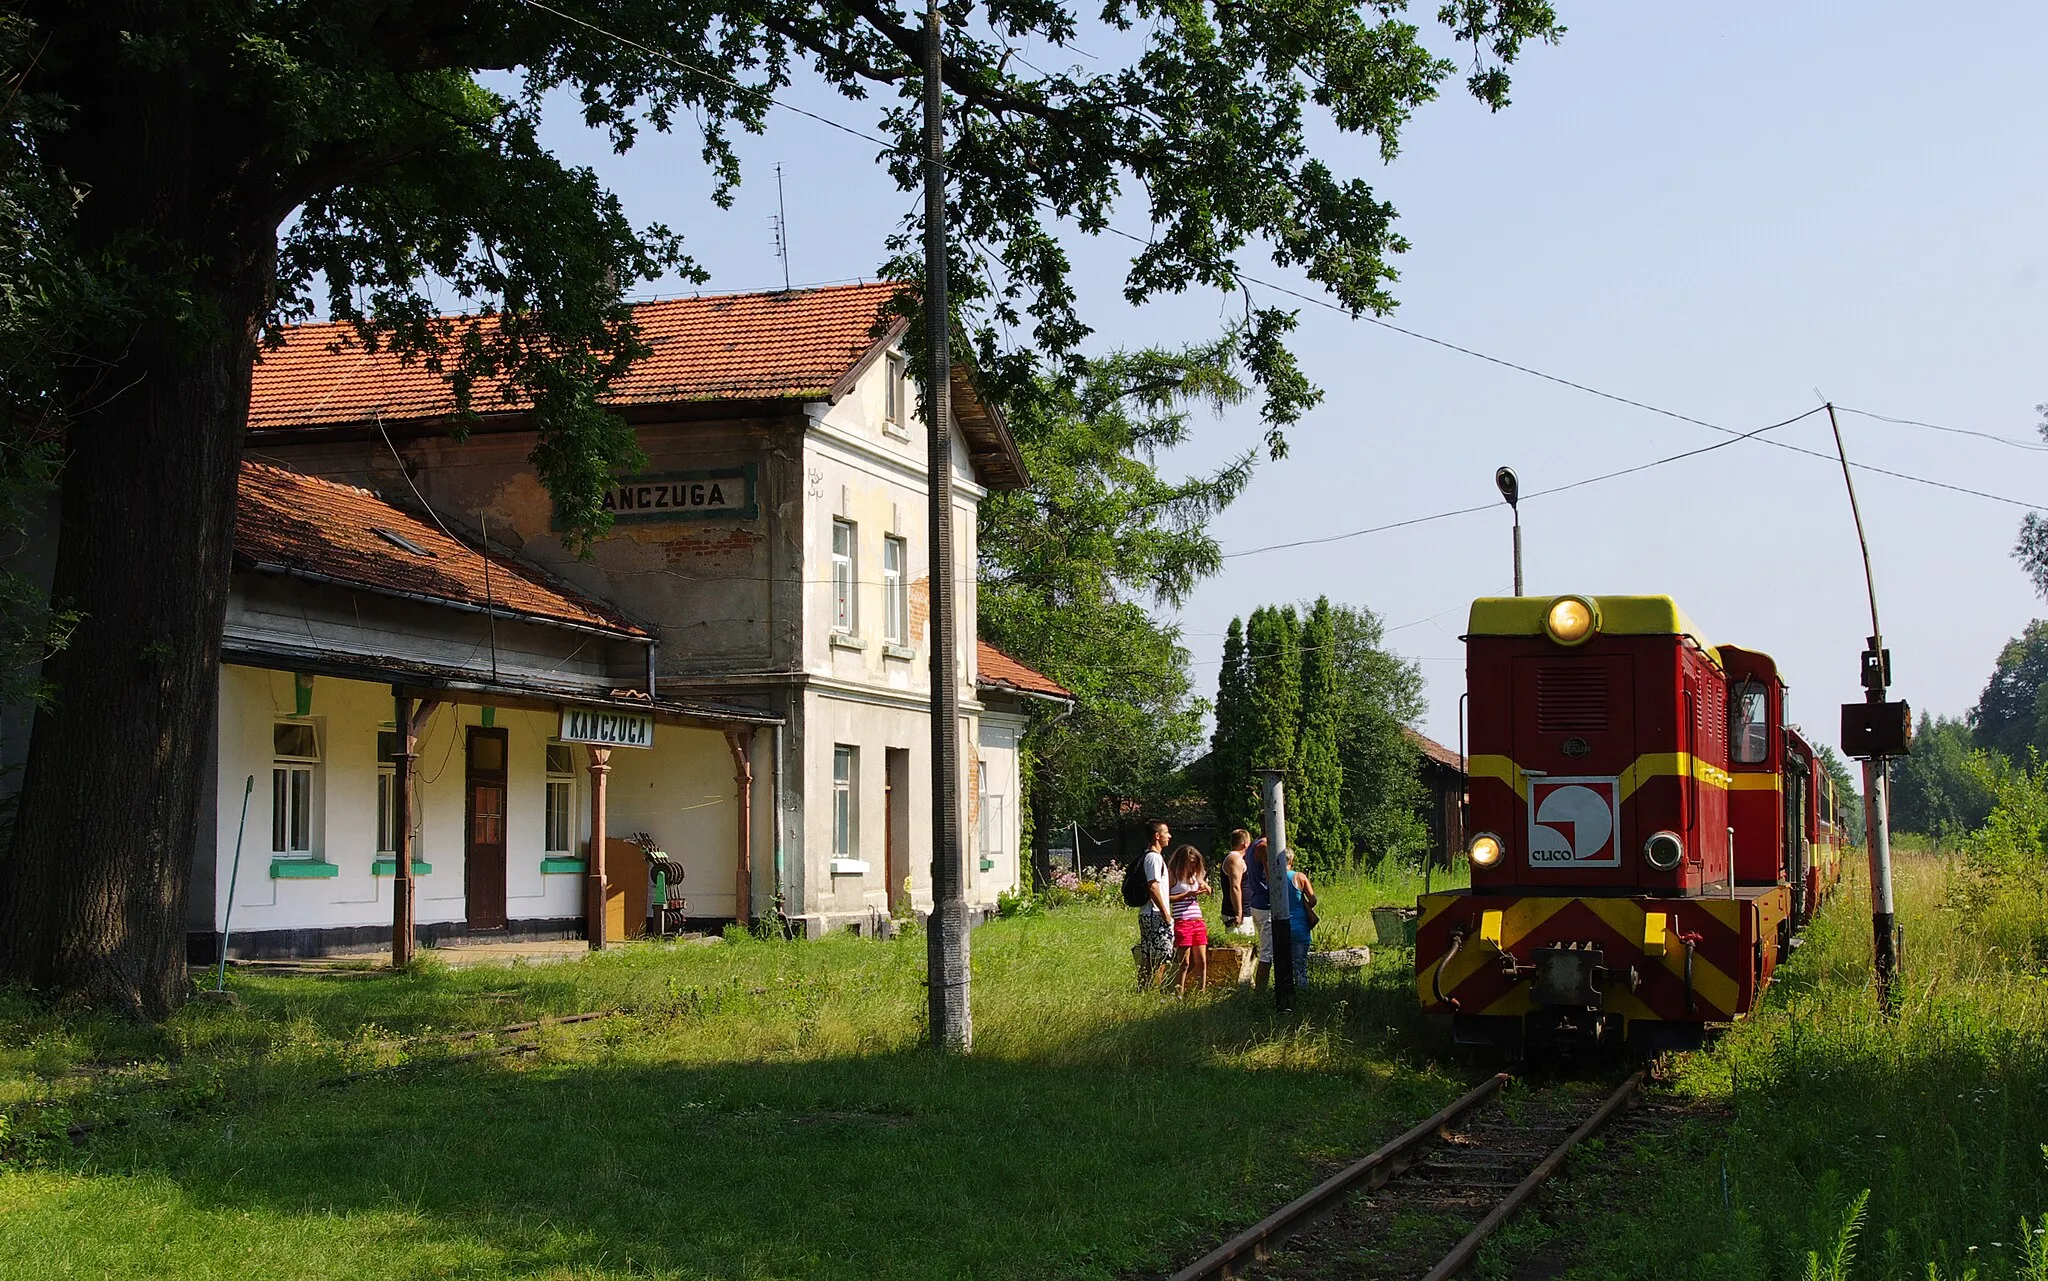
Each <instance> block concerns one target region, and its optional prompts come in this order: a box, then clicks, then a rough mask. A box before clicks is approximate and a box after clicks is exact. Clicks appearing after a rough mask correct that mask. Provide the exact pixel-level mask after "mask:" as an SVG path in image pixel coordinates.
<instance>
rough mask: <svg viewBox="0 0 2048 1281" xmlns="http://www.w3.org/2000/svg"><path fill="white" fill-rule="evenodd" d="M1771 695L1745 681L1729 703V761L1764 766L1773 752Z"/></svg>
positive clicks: (1766, 690) (1753, 682)
mask: <svg viewBox="0 0 2048 1281" xmlns="http://www.w3.org/2000/svg"><path fill="white" fill-rule="evenodd" d="M1770 706H1771V700H1770V691H1769V690H1768V689H1766V688H1764V686H1762V685H1760V684H1758V683H1756V682H1755V681H1753V680H1745V681H1744V682H1742V684H1741V686H1740V687H1738V688H1737V689H1736V691H1735V697H1734V698H1732V699H1730V700H1729V702H1728V757H1729V759H1730V760H1732V761H1734V762H1735V763H1736V764H1737V765H1761V764H1763V762H1764V761H1765V759H1766V758H1768V757H1769V755H1770V751H1771V722H1770Z"/></svg>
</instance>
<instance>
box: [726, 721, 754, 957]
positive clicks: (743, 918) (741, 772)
mask: <svg viewBox="0 0 2048 1281" xmlns="http://www.w3.org/2000/svg"><path fill="white" fill-rule="evenodd" d="M725 744H726V746H727V747H730V748H731V749H732V782H733V788H734V789H735V791H736V792H737V793H738V796H739V811H740V813H739V840H738V851H739V857H738V862H737V863H736V864H735V866H734V868H733V881H732V889H733V893H732V910H733V918H734V919H735V920H736V921H737V922H738V923H739V925H740V927H741V928H743V929H744V928H746V927H747V926H750V925H752V924H753V922H754V761H753V747H754V731H752V730H747V731H745V732H744V733H742V732H741V731H739V730H736V729H729V730H727V731H725Z"/></svg>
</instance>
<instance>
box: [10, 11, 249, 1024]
mask: <svg viewBox="0 0 2048 1281" xmlns="http://www.w3.org/2000/svg"><path fill="white" fill-rule="evenodd" d="M44 7H45V8H46V9H47V10H48V11H47V12H45V13H44V14H42V15H38V16H39V17H41V18H42V20H43V22H44V24H45V28H44V29H45V30H46V31H48V32H50V33H51V34H52V39H51V44H50V47H49V48H48V49H47V50H46V52H45V54H44V62H45V64H46V65H47V66H49V67H51V68H52V71H51V82H52V83H50V84H49V85H48V86H47V87H49V88H52V89H54V91H55V92H57V93H58V94H60V95H61V96H62V97H63V98H64V99H65V100H66V101H68V102H70V103H71V104H73V105H74V106H75V108H76V109H77V112H76V115H75V117H74V122H73V126H72V128H71V129H70V131H69V132H68V133H67V134H66V135H65V136H64V138H63V139H62V140H61V142H60V143H59V144H58V145H59V146H60V147H61V149H62V152H63V154H62V155H61V157H60V161H61V163H63V164H64V166H65V168H66V171H67V173H68V174H69V176H70V178H71V180H72V181H73V182H74V184H76V185H78V186H79V187H81V188H82V189H83V190H84V192H85V196H84V200H83V201H82V203H81V205H80V207H79V215H78V220H77V223H76V226H75V228H74V243H75V244H76V245H77V247H78V249H79V250H80V252H81V255H82V256H83V257H84V258H85V259H86V260H87V261H88V262H91V263H93V265H94V266H96V267H99V266H102V264H107V263H114V264H118V265H116V266H114V267H112V268H111V269H110V274H111V275H112V276H113V277H114V278H116V279H119V280H121V281H122V282H123V284H124V286H125V288H126V289H128V290H131V291H133V296H134V297H135V299H136V301H137V303H138V304H139V313H140V317H141V318H140V319H139V320H136V321H134V322H132V323H129V324H123V325H118V326H114V325H109V326H103V327H102V332H101V333H100V334H98V335H96V336H95V340H94V348H93V350H90V351H89V352H87V353H86V357H87V359H85V360H83V361H81V362H79V374H78V381H77V383H76V385H74V386H73V387H71V388H69V389H68V391H69V392H70V394H71V398H72V401H73V405H74V410H75V416H74V417H73V419H72V422H71V425H70V430H69V438H68V441H67V449H66V457H65V462H64V474H63V480H62V497H61V517H60V525H59V528H60V533H59V544H58V551H57V561H56V573H55V579H54V582H53V586H52V589H51V599H52V601H53V602H54V603H56V604H57V605H59V606H60V607H68V608H73V609H77V610H79V611H81V613H82V615H83V617H82V619H81V621H80V623H79V625H78V627H77V630H76V631H75V632H74V634H73V636H72V639H71V643H70V645H69V646H68V647H67V648H66V649H64V650H63V651H62V652H60V653H58V654H57V655H55V656H54V657H53V658H52V659H51V660H50V661H49V662H48V663H47V664H46V665H45V667H44V675H45V677H46V678H47V679H48V680H49V681H50V682H51V683H52V684H53V685H54V687H55V693H54V699H53V701H52V702H51V704H50V705H49V707H48V708H47V709H46V710H44V711H42V712H40V713H39V714H38V715H37V717H36V721H35V727H34V731H33V735H32V738H31V741H30V754H29V760H28V766H27V769H26V771H25V773H24V775H23V779H22V792H21V798H20V805H19V809H18V811H17V819H16V828H15V839H14V845H13V849H12V852H11V856H10V857H9V858H8V859H7V860H6V861H5V863H4V864H0V978H9V979H13V980H16V981H21V982H25V983H27V984H29V985H31V986H33V987H38V988H44V989H52V990H54V991H56V992H57V993H59V994H62V995H63V996H65V997H67V998H69V999H74V1000H83V1001H85V1002H88V1003H91V1004H94V1005H100V1006H110V1007H113V1008H116V1009H120V1010H124V1011H127V1012H129V1013H131V1014H134V1015H138V1016H142V1017H147V1018H161V1017H162V1016H164V1015H165V1014H168V1013H169V1012H170V1011H171V1010H172V1009H174V1008H175V1007H176V1006H177V1005H178V1003H179V1001H180V1000H181V999H182V998H183V995H184V991H185V969H184V935H185V888H186V877H187V871H188V868H189V866H190V861H191V858H192V852H193V842H194V839H195V835H196V832H197V818H198V808H199V805H200V802H201V797H202V795H203V786H202V785H203V770H204V768H205V763H206V760H207V757H208V746H209V738H210V736H211V735H212V733H213V726H214V716H215V708H216V705H217V700H216V692H217V689H218V686H219V679H220V633H221V625H222V622H223V619H224V616H225V612H226V606H227V586H228V571H229V565H230V555H231V552H232V542H233V534H234V514H235V491H236V479H237V470H238V465H239V459H240V452H241V436H242V432H243V428H244V424H245V420H246V416H247V409H248V399H249V377H250V369H251V366H252V363H253V361H254V358H255V341H256V333H257V326H258V323H259V322H260V318H261V317H262V315H263V312H264V309H265V307H266V305H267V301H268V296H269V288H270V283H271V280H272V278H273V273H274V271H275V241H274V235H275V221H274V220H272V221H271V223H270V225H269V226H268V227H265V226H264V225H263V219H262V218H261V217H260V216H251V215H250V214H249V213H248V212H247V211H246V210H239V209H236V208H232V207H230V205H229V203H227V202H223V201H222V200H221V199H220V198H219V193H220V192H222V191H223V190H226V187H225V185H224V184H220V183H217V182H213V181H210V175H212V176H218V175H220V174H221V172H222V160H223V157H222V155H221V148H223V147H230V146H234V145H237V143H236V139H235V137H234V136H233V135H234V134H235V132H236V131H235V130H234V129H232V128H231V127H230V126H232V125H239V124H244V123H246V122H242V121H229V120H224V119H222V118H221V117H220V116H219V115H212V116H209V115H208V114H207V113H206V112H205V111H204V110H203V109H202V108H201V106H200V105H199V104H198V102H197V101H196V100H195V96H194V95H195V93H196V92H198V90H197V89H196V88H195V85H196V84H198V83H201V82H202V81H203V77H200V76H195V75H194V74H193V73H192V69H191V68H190V67H188V66H185V65H183V64H182V63H181V62H180V61H179V60H178V59H177V58H175V57H171V58H166V59H164V60H162V61H161V62H158V63H150V62H147V61H146V60H142V59H137V58H134V57H133V56H129V55H126V54H124V52H123V46H122V45H121V43H120V41H121V36H120V34H119V28H126V29H127V30H128V31H130V32H136V33H138V34H141V35H147V34H148V33H149V31H150V29H151V28H152V27H153V26H155V25H156V22H157V21H158V20H159V17H158V15H157V14H156V13H154V12H150V11H151V10H153V9H154V8H155V7H154V6H151V5H148V4H133V5H127V6H118V7H117V6H112V5H110V6H108V9H109V10H115V9H117V8H118V9H126V10H128V12H112V13H104V14H96V15H95V16H94V17H93V18H90V19H82V18H80V17H79V16H77V14H76V13H75V12H73V13H70V14H66V13H64V12H63V11H62V7H61V6H57V7H54V8H51V7H48V6H44ZM209 187H210V188H211V190H209Z"/></svg>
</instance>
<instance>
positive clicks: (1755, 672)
mask: <svg viewBox="0 0 2048 1281" xmlns="http://www.w3.org/2000/svg"><path fill="white" fill-rule="evenodd" d="M1466 645H1467V651H1466V663H1467V667H1466V681H1467V688H1468V691H1469V697H1470V709H1469V717H1470V733H1469V743H1470V748H1469V750H1470V756H1469V759H1468V761H1467V766H1466V768H1467V771H1468V781H1467V787H1468V791H1469V796H1470V805H1471V822H1470V827H1469V829H1468V830H1469V831H1470V832H1471V833H1472V836H1471V839H1470V841H1469V843H1468V845H1467V848H1466V854H1467V857H1468V858H1469V859H1470V861H1471V864H1472V887H1471V888H1470V889H1465V890H1450V891H1445V892H1443V893H1436V894H1425V895H1423V896H1422V899H1421V901H1420V908H1421V918H1420V920H1419V921H1418V923H1417V930H1416V943H1415V970H1416V986H1417V990H1418V992H1419V993H1420V996H1421V998H1422V1002H1423V1005H1424V1006H1425V1007H1426V1008H1428V1009H1430V1010H1432V1011H1435V1012H1438V1013H1444V1014H1448V1015H1450V1017H1451V1024H1452V1029H1453V1032H1454V1034H1455V1036H1456V1038H1457V1040H1458V1041H1460V1042H1461V1043H1464V1044H1473V1045H1495V1046H1501V1047H1504V1048H1508V1049H1519V1048H1520V1047H1522V1046H1525V1045H1543V1044H1550V1045H1589V1044H1612V1043H1618V1042H1622V1041H1625V1042H1626V1043H1627V1044H1628V1045H1630V1046H1631V1047H1632V1048H1636V1049H1641V1050H1646V1051H1649V1050H1657V1049H1666V1048H1684V1047H1689V1046H1693V1045H1697V1044H1699V1042H1700V1040H1701V1039H1702V1037H1703V1034H1704V1032H1705V1029H1706V1027H1707V1026H1708V1025H1709V1024H1713V1023H1725V1022H1727V1021H1729V1020H1732V1019H1734V1018H1737V1017H1739V1016H1740V1015H1742V1014H1744V1013H1745V1012H1747V1011H1748V1010H1749V1009H1750V1008H1751V1007H1752V1006H1753V1005H1755V1003H1756V1001H1757V998H1758V997H1759V996H1760V995H1761V994H1762V992H1763V990H1764V988H1765V987H1766V986H1768V985H1769V983H1770V980H1771V975H1772V972H1773V971H1774V970H1775V969H1776V967H1777V964H1778V962H1779V960H1780V958H1782V957H1783V956H1784V955H1785V953H1786V951H1787V950H1788V949H1789V947H1790V946H1791V940H1792V937H1793V934H1794V932H1795V931H1796V930H1797V929H1798V928H1799V926H1800V925H1801V923H1802V922H1803V921H1804V920H1805V919H1806V917H1807V916H1809V915H1810V914H1811V913H1812V912H1813V911H1814V910H1815V909H1816V908H1817V907H1818V906H1819V904H1820V902H1821V900H1822V898H1823V897H1824V896H1825V895H1826V894H1827V892H1828V891H1829V890H1830V889H1831V888H1832V887H1833V885H1834V883H1835V880H1836V878H1837V877H1838V876H1839V874H1840V868H1841V851H1840V848H1839V845H1838V843H1837V841H1836V840H1835V834H1834V789H1833V786H1832V784H1831V782H1830V780H1829V776H1828V774H1827V771H1826V770H1825V769H1824V768H1823V766H1822V763H1821V761H1820V760H1819V759H1818V758H1817V756H1816V754H1815V752H1814V751H1813V749H1812V746H1811V745H1810V744H1809V743H1808V742H1807V741H1806V740H1805V739H1804V738H1802V737H1801V736H1800V735H1799V733H1798V731H1797V730H1795V729H1793V728H1792V727H1791V726H1789V725H1787V724H1786V723H1785V685H1784V682H1783V681H1781V680H1780V679H1779V678H1778V670H1777V665H1776V664H1775V663H1773V662H1772V661H1771V659H1770V658H1769V657H1768V656H1766V655H1764V654H1760V653H1757V652H1755V651H1753V650H1745V649H1737V648H1735V647H1734V646H1730V645H1722V646H1718V647H1717V646H1713V645H1709V644H1708V643H1707V642H1706V641H1705V640H1704V639H1703V638H1702V637H1701V636H1700V634H1699V632H1698V630H1697V629H1696V628H1694V627H1693V625H1692V624H1691V622H1690V621H1688V620H1687V619H1686V617H1685V615H1684V614H1683V613H1681V612H1680V611H1679V609H1678V607H1677V605H1676V604H1674V603H1673V602H1672V601H1671V599H1670V598H1669V597H1664V596H1558V597H1554V598H1548V599H1546V598H1538V597H1510V598H1487V599H1481V600H1478V601H1475V602H1473V605H1472V616H1471V624H1470V626H1469V628H1468V629H1467V636H1466Z"/></svg>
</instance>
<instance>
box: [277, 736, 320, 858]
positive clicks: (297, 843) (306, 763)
mask: <svg viewBox="0 0 2048 1281" xmlns="http://www.w3.org/2000/svg"><path fill="white" fill-rule="evenodd" d="M271 750H272V755H273V758H274V759H273V761H272V764H271V769H270V852H271V853H272V854H275V855H278V856H281V857H285V858H311V857H313V772H314V770H315V769H316V768H318V766H319V764H320V740H319V735H317V734H316V733H315V732H314V730H313V727H312V726H311V725H309V724H307V723H305V722H303V721H279V722H277V723H276V724H275V725H273V726H272V728H271Z"/></svg>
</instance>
